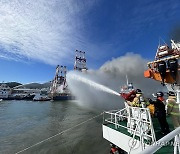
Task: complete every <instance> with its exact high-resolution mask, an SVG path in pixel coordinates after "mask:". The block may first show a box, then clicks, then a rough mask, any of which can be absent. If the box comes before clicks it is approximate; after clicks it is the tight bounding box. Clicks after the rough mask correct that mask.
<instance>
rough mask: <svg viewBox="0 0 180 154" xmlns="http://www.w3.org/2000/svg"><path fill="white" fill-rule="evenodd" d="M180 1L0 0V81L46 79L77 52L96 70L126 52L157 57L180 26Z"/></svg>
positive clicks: (71, 60)
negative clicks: (162, 46)
mask: <svg viewBox="0 0 180 154" xmlns="http://www.w3.org/2000/svg"><path fill="white" fill-rule="evenodd" d="M179 8H180V1H179V0H159V1H157V0H146V1H142V0H133V1H132V0H131V1H130V0H126V1H124V0H111V1H110V0H86V1H82V0H58V1H57V0H51V1H47V0H38V1H36V0H26V1H24V0H13V1H11V0H1V1H0V71H1V73H0V82H1V81H5V82H7V81H18V82H22V83H27V82H34V81H36V82H45V81H49V80H51V79H52V78H53V76H54V73H55V67H56V65H57V64H60V65H66V66H67V67H68V69H69V70H71V69H73V64H74V51H75V50H76V49H78V50H82V51H85V52H86V53H87V65H88V67H89V68H90V69H98V68H99V67H100V66H101V65H103V64H104V63H105V62H106V61H108V60H111V59H112V58H117V57H120V56H123V55H125V54H126V53H127V52H133V53H136V54H140V55H141V56H142V57H143V58H145V59H153V57H154V54H155V51H156V48H157V45H158V43H159V37H162V38H163V39H164V40H165V41H167V43H169V42H168V41H169V39H170V38H171V32H172V31H173V30H174V28H175V27H178V26H179V25H180V9H179Z"/></svg>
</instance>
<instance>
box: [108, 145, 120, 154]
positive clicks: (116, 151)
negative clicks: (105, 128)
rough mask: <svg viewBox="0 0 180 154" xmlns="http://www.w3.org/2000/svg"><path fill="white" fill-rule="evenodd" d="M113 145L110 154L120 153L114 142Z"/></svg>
mask: <svg viewBox="0 0 180 154" xmlns="http://www.w3.org/2000/svg"><path fill="white" fill-rule="evenodd" d="M110 146H111V151H110V154H119V151H118V148H117V147H116V146H115V145H114V144H112V143H111V144H110Z"/></svg>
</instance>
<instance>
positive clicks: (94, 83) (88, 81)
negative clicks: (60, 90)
mask: <svg viewBox="0 0 180 154" xmlns="http://www.w3.org/2000/svg"><path fill="white" fill-rule="evenodd" d="M68 77H69V78H71V79H73V80H77V81H80V82H83V83H85V84H87V85H89V86H91V87H94V88H96V89H99V90H101V91H104V92H107V93H110V94H113V95H117V96H119V95H120V94H119V93H118V92H116V91H114V90H112V89H110V88H108V87H106V86H104V85H101V84H99V83H96V82H94V81H92V80H89V79H86V78H84V77H81V76H79V75H76V74H69V75H68Z"/></svg>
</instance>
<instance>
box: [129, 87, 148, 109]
mask: <svg viewBox="0 0 180 154" xmlns="http://www.w3.org/2000/svg"><path fill="white" fill-rule="evenodd" d="M128 104H129V105H130V106H134V107H147V105H148V101H147V100H146V99H145V98H144V96H143V94H142V91H141V90H140V89H136V97H135V98H134V99H133V101H132V102H128Z"/></svg>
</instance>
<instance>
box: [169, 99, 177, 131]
mask: <svg viewBox="0 0 180 154" xmlns="http://www.w3.org/2000/svg"><path fill="white" fill-rule="evenodd" d="M167 103H168V104H167V114H170V115H171V118H172V122H173V125H174V128H178V127H179V126H180V112H179V104H177V103H176V97H175V96H169V97H168V99H167Z"/></svg>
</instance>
